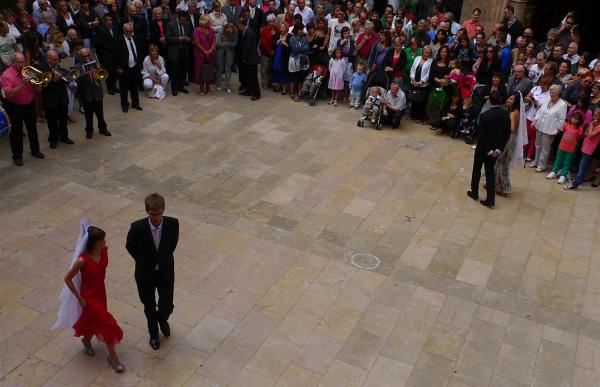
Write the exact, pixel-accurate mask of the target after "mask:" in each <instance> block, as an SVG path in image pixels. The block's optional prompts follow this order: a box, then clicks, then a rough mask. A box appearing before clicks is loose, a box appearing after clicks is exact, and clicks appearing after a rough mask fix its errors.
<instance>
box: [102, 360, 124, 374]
mask: <svg viewBox="0 0 600 387" xmlns="http://www.w3.org/2000/svg"><path fill="white" fill-rule="evenodd" d="M106 360H107V361H108V366H109V367H110V368H112V369H113V370H115V372H116V373H118V374H122V373H123V372H125V366H124V365H123V364H121V362H120V361H117V362H116V363H113V362H112V361H111V360H110V357H107V358H106Z"/></svg>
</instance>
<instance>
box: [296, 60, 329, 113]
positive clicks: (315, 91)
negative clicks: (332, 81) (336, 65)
mask: <svg viewBox="0 0 600 387" xmlns="http://www.w3.org/2000/svg"><path fill="white" fill-rule="evenodd" d="M318 68H320V69H321V78H320V79H319V80H318V81H315V82H314V83H313V84H312V85H311V87H310V89H309V90H308V91H305V90H304V87H302V88H300V91H299V92H298V95H297V96H295V97H294V101H296V102H298V101H300V100H301V99H305V98H306V99H308V104H309V105H310V106H315V104H316V103H317V98H318V97H319V92H320V91H321V88H322V87H323V85H324V84H327V67H326V66H323V65H320V64H316V65H314V66H312V67H311V68H310V69H309V72H308V74H312V73H313V71H316V70H317V69H318ZM302 85H303V86H304V81H303V82H302Z"/></svg>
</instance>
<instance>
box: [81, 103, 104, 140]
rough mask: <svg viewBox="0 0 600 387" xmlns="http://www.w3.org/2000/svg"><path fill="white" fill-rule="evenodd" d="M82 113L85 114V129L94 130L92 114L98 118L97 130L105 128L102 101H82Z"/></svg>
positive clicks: (87, 130)
mask: <svg viewBox="0 0 600 387" xmlns="http://www.w3.org/2000/svg"><path fill="white" fill-rule="evenodd" d="M83 113H84V115H85V131H86V132H90V133H91V132H93V131H94V114H96V119H97V120H98V130H100V131H101V132H103V131H105V130H106V121H104V103H103V102H102V101H92V102H84V103H83Z"/></svg>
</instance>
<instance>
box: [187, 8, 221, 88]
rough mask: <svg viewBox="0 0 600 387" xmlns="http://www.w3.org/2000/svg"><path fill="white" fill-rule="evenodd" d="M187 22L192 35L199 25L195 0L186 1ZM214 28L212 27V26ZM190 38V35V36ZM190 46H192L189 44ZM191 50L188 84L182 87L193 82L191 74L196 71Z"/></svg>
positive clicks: (194, 59) (198, 13)
mask: <svg viewBox="0 0 600 387" xmlns="http://www.w3.org/2000/svg"><path fill="white" fill-rule="evenodd" d="M187 4H188V7H187V12H186V14H187V22H188V24H189V25H190V30H191V31H192V35H193V34H194V30H195V29H196V27H198V26H199V25H200V16H201V15H200V11H199V10H198V1H197V0H188V2H187ZM213 27H214V26H213ZM190 36H191V35H190ZM190 46H192V44H190ZM191 52H192V48H191V47H190V55H188V68H187V73H188V82H184V86H188V85H189V82H192V81H193V77H192V74H194V71H195V69H196V64H195V63H196V58H195V55H193V54H191Z"/></svg>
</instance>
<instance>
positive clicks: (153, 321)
mask: <svg viewBox="0 0 600 387" xmlns="http://www.w3.org/2000/svg"><path fill="white" fill-rule="evenodd" d="M137 288H138V294H139V296H140V301H142V304H144V314H145V315H146V320H147V321H148V333H149V334H150V337H156V338H157V337H158V322H159V321H167V320H168V319H169V316H170V315H171V313H173V284H168V283H166V282H165V281H164V280H163V279H162V278H161V275H160V272H159V271H158V270H155V271H154V278H152V280H151V281H149V282H146V279H145V282H144V283H140V282H137ZM156 292H158V309H157V308H156V306H157V303H156Z"/></svg>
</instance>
